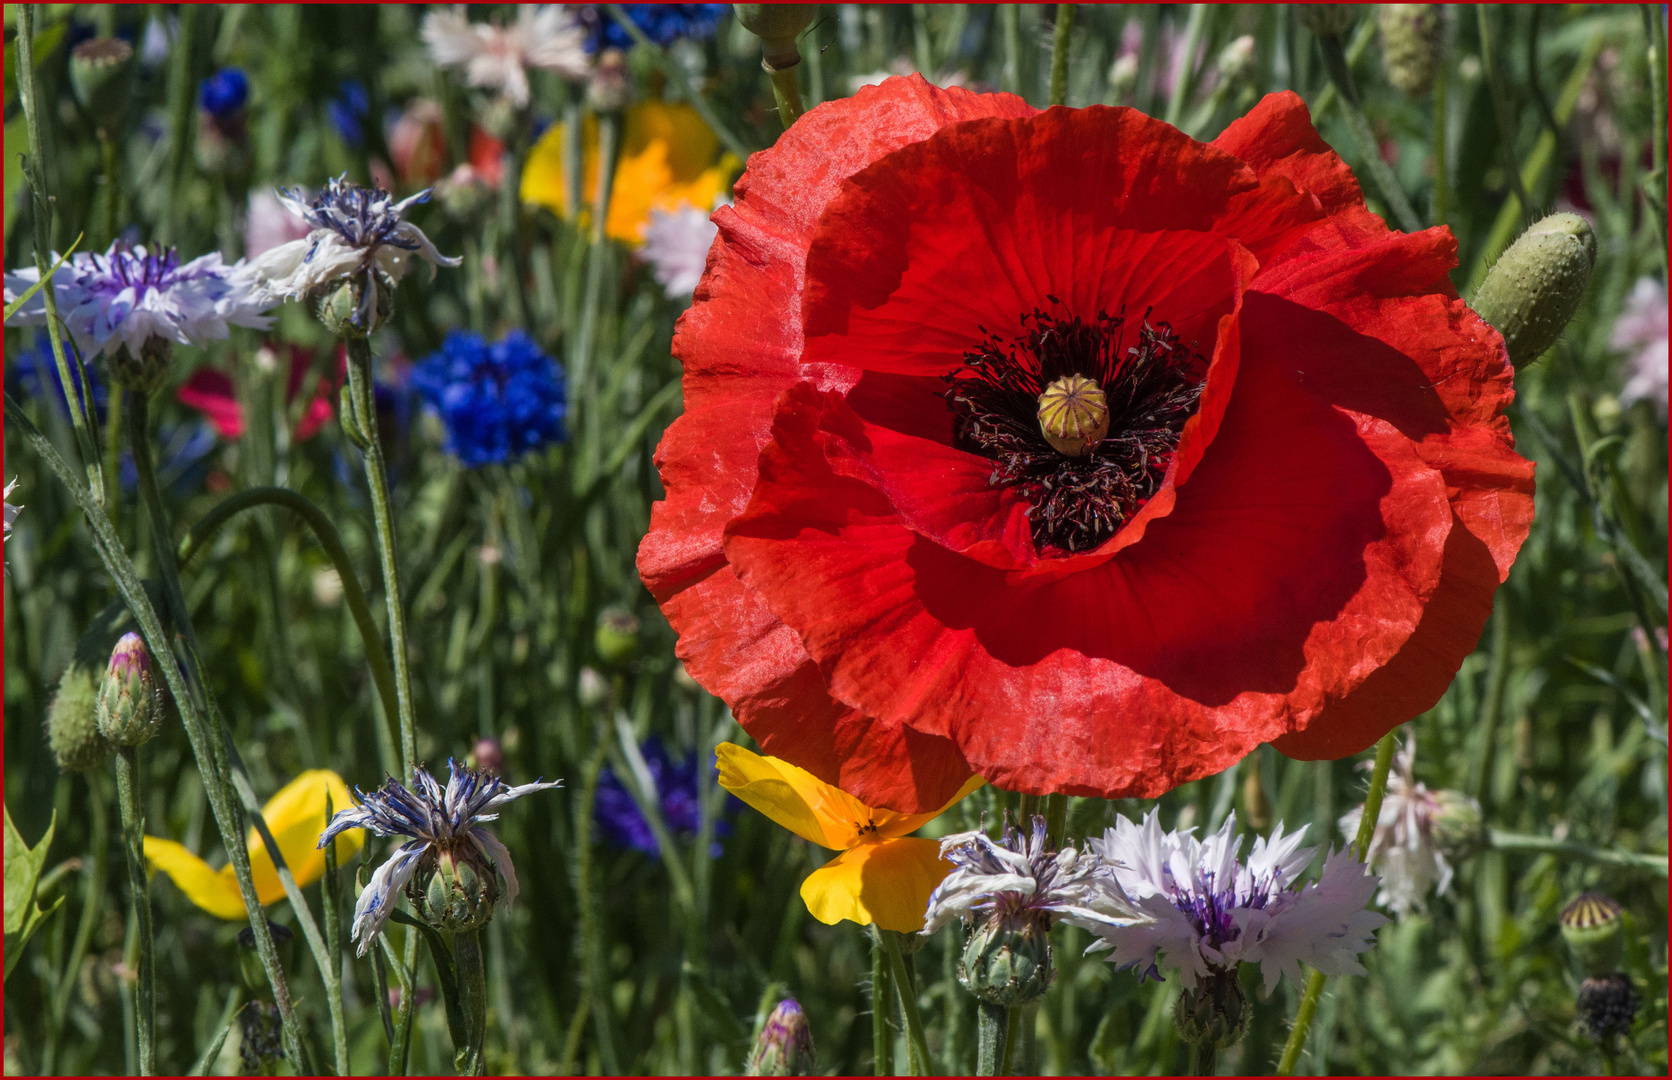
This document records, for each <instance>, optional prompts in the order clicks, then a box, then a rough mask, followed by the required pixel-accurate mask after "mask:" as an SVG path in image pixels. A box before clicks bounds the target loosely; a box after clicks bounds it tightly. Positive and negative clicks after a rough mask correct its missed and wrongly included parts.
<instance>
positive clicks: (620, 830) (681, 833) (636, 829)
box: [592, 737, 731, 858]
mask: <svg viewBox="0 0 1672 1080" xmlns="http://www.w3.org/2000/svg"><path fill="white" fill-rule="evenodd" d="M640 752H641V753H642V754H643V755H644V764H645V767H646V768H647V769H648V770H649V771H650V778H651V780H653V781H654V782H655V785H656V794H657V797H658V798H660V800H661V803H662V820H663V821H664V822H666V823H667V827H668V829H669V830H670V831H671V832H672V833H673V835H674V836H675V837H676V838H679V839H689V838H690V837H693V836H695V835H697V830H698V829H700V828H701V827H702V805H701V802H700V792H699V791H698V787H697V759H696V758H695V757H689V758H686V759H685V760H683V761H674V760H673V758H672V757H671V756H670V755H669V754H668V751H667V750H666V748H664V747H663V746H662V742H661V740H660V739H657V738H655V737H652V738H650V739H649V740H648V741H646V742H645V743H644V745H643V746H642V747H640ZM730 801H731V800H727V802H728V805H729V803H730ZM592 816H593V819H594V820H595V821H597V822H598V825H599V827H600V828H601V829H603V830H604V835H605V836H606V837H608V838H609V840H610V842H611V843H612V844H615V845H616V846H617V847H625V848H632V849H633V850H634V851H642V852H644V853H645V854H646V855H655V854H657V846H656V837H655V834H653V833H652V832H651V831H650V824H649V823H648V822H647V821H645V819H644V814H642V813H641V812H640V811H639V804H638V803H637V802H636V801H634V799H633V795H632V793H631V792H630V791H628V790H627V786H626V785H625V784H623V783H622V781H621V778H620V777H618V776H616V775H615V772H614V770H612V769H608V768H606V769H605V770H604V771H603V772H602V773H600V774H599V776H598V801H597V802H596V803H595V804H594V805H593V811H592ZM730 832H731V823H730V822H729V821H727V820H726V819H725V818H724V816H721V817H720V818H718V819H716V820H715V822H714V835H715V837H716V838H718V837H721V836H725V835H727V834H728V833H730ZM720 851H721V846H720V841H719V840H718V839H715V840H714V842H713V843H711V844H710V845H709V847H708V854H709V856H710V857H711V858H719V856H720Z"/></svg>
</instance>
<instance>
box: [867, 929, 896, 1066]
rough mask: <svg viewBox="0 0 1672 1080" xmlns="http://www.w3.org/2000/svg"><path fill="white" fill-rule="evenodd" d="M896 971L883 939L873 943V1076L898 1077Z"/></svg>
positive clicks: (873, 939)
mask: <svg viewBox="0 0 1672 1080" xmlns="http://www.w3.org/2000/svg"><path fill="white" fill-rule="evenodd" d="M893 984H894V969H893V968H891V967H889V965H888V952H887V950H886V949H884V948H883V945H882V940H881V935H880V933H878V934H877V935H876V936H874V937H873V938H872V939H871V1074H872V1075H873V1076H893V1075H894V985H893Z"/></svg>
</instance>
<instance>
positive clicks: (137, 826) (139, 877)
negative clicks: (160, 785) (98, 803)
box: [116, 746, 157, 1076]
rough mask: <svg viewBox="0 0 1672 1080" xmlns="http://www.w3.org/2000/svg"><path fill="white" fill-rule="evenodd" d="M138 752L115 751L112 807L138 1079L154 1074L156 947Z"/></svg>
mask: <svg viewBox="0 0 1672 1080" xmlns="http://www.w3.org/2000/svg"><path fill="white" fill-rule="evenodd" d="M139 785H140V775H139V748H138V747H135V746H119V747H117V748H116V804H117V808H118V809H119V810H120V812H121V815H122V854H123V856H125V857H126V859H127V863H128V887H129V889H130V890H131V891H132V893H133V896H132V900H133V911H134V924H135V926H136V928H137V930H138V937H139V971H138V982H137V983H135V985H134V996H135V1003H136V1005H137V1006H138V1009H137V1011H138V1014H139V1023H138V1025H137V1026H138V1031H139V1075H141V1076H155V1075H156V1073H157V945H156V939H155V936H154V934H153V932H152V928H151V888H150V885H149V883H148V882H147V881H146V879H145V850H144V849H145V843H144V837H145V807H144V801H143V800H142V799H141V797H140V793H139Z"/></svg>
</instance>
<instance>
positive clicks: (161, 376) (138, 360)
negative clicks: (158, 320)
mask: <svg viewBox="0 0 1672 1080" xmlns="http://www.w3.org/2000/svg"><path fill="white" fill-rule="evenodd" d="M173 354H174V346H173V344H172V343H171V342H170V341H169V340H168V339H167V338H163V337H157V336H155V335H153V336H151V337H148V338H146V339H145V344H143V345H141V346H140V347H139V356H138V357H135V356H134V354H133V352H132V351H131V350H130V349H129V348H128V346H127V345H125V344H124V345H119V346H117V348H116V349H115V350H114V351H113V352H110V353H108V354H107V355H108V357H109V363H110V374H111V378H113V379H115V380H116V385H118V386H120V387H122V388H124V389H126V390H129V391H132V392H133V393H135V394H143V395H145V396H147V397H148V396H150V395H151V394H154V393H156V392H157V391H158V390H159V389H161V387H162V385H163V383H164V382H166V381H167V380H168V368H169V361H170V358H171V357H172V356H173Z"/></svg>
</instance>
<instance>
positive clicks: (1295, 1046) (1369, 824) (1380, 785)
mask: <svg viewBox="0 0 1672 1080" xmlns="http://www.w3.org/2000/svg"><path fill="white" fill-rule="evenodd" d="M1397 730H1398V729H1397V728H1395V729H1394V731H1390V732H1388V733H1387V734H1386V735H1383V736H1382V738H1381V741H1379V742H1378V743H1377V744H1376V765H1375V768H1374V770H1373V771H1372V772H1371V774H1370V790H1369V791H1368V792H1366V793H1365V796H1364V812H1363V813H1362V814H1361V815H1360V817H1359V827H1358V835H1357V836H1356V837H1354V838H1353V857H1354V858H1356V859H1360V860H1362V859H1363V858H1364V853H1365V852H1366V851H1369V850H1370V838H1371V837H1372V836H1374V835H1375V833H1376V822H1377V820H1378V819H1380V818H1381V816H1382V797H1383V796H1384V795H1386V794H1387V789H1388V770H1389V769H1390V768H1391V767H1392V765H1393V743H1394V739H1393V737H1394V733H1395V732H1396V731H1397ZM1328 978H1329V976H1327V975H1325V974H1324V973H1323V972H1321V971H1314V972H1313V973H1312V974H1311V975H1310V976H1309V977H1308V978H1307V980H1306V992H1305V993H1304V994H1303V995H1302V996H1301V999H1300V1008H1299V1009H1298V1010H1296V1012H1295V1025H1294V1027H1292V1028H1290V1029H1289V1041H1288V1042H1286V1043H1284V1044H1283V1056H1282V1058H1281V1059H1279V1061H1278V1063H1277V1075H1278V1076H1293V1075H1294V1074H1295V1065H1296V1063H1297V1062H1299V1061H1300V1052H1301V1049H1302V1048H1303V1047H1304V1046H1305V1045H1306V1036H1307V1033H1308V1032H1309V1031H1310V1030H1311V1029H1312V1017H1313V1016H1314V1015H1316V1014H1317V1012H1318V999H1319V998H1321V997H1323V994H1324V983H1325V982H1326V981H1328Z"/></svg>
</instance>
